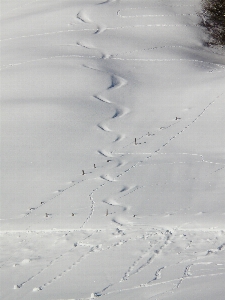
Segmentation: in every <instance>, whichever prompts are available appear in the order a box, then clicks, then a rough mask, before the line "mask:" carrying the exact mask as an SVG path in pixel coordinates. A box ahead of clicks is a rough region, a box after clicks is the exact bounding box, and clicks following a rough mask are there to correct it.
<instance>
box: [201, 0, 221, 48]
mask: <svg viewBox="0 0 225 300" xmlns="http://www.w3.org/2000/svg"><path fill="white" fill-rule="evenodd" d="M200 16H201V19H202V21H201V25H202V26H204V27H205V28H206V30H207V31H208V33H209V40H208V42H207V44H208V45H223V46H224V45H225V0H202V13H201V14H200Z"/></svg>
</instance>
